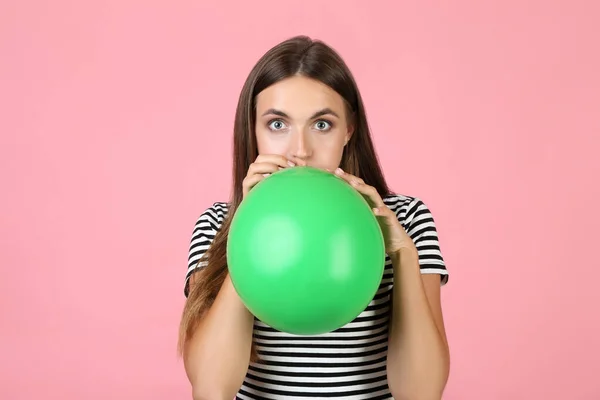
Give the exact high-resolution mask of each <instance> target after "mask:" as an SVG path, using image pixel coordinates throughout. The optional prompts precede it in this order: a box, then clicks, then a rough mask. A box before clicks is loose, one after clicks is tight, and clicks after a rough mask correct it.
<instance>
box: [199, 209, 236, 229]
mask: <svg viewBox="0 0 600 400" xmlns="http://www.w3.org/2000/svg"><path fill="white" fill-rule="evenodd" d="M228 211H229V203H225V202H215V203H213V204H212V205H211V206H209V207H208V208H206V209H204V210H203V211H202V213H201V214H200V216H199V217H198V219H197V220H196V224H195V226H194V232H199V231H207V230H208V231H214V232H216V231H218V230H219V229H220V228H221V225H223V221H224V220H225V218H226V217H227V212H228Z"/></svg>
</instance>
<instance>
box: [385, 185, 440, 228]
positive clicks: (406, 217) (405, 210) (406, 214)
mask: <svg viewBox="0 0 600 400" xmlns="http://www.w3.org/2000/svg"><path fill="white" fill-rule="evenodd" d="M383 202H384V203H385V205H386V206H388V207H389V208H390V209H391V210H392V211H394V212H395V213H396V216H397V217H398V220H399V221H400V222H401V223H402V225H404V226H405V227H406V226H407V225H410V224H411V223H413V222H415V219H419V217H423V216H424V215H425V214H427V217H429V218H432V216H431V211H430V210H429V207H428V206H427V205H426V204H425V202H424V201H423V200H421V199H420V198H418V197H415V196H408V195H405V194H397V193H392V194H389V195H387V196H385V197H384V198H383Z"/></svg>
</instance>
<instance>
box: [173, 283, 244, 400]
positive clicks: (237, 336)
mask: <svg viewBox="0 0 600 400" xmlns="http://www.w3.org/2000/svg"><path fill="white" fill-rule="evenodd" d="M193 284H194V282H193V275H192V278H191V279H190V285H193ZM253 324H254V317H253V316H252V314H251V313H250V312H249V311H248V309H247V308H246V307H245V306H244V304H243V303H242V301H241V300H240V298H239V297H238V295H237V293H236V292H235V289H234V287H233V284H232V283H231V279H230V278H229V275H227V277H226V278H225V281H224V282H223V286H222V287H221V290H220V291H219V294H218V295H217V298H216V299H215V301H214V303H213V305H212V306H211V308H210V309H209V311H208V312H207V313H206V315H205V316H204V318H203V319H202V321H201V322H200V324H199V326H198V327H197V329H196V332H195V334H194V336H193V337H192V338H191V339H190V340H189V342H188V343H187V344H186V346H185V349H184V355H183V358H184V367H185V371H186V374H187V376H188V379H189V380H190V383H191V384H192V393H193V398H194V400H230V399H233V398H234V397H235V394H236V393H237V391H238V390H239V388H240V387H241V386H242V383H243V381H244V377H245V376H246V372H247V371H248V364H249V362H250V349H251V345H252V328H253Z"/></svg>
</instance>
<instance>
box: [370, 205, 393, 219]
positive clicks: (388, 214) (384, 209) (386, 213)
mask: <svg viewBox="0 0 600 400" xmlns="http://www.w3.org/2000/svg"><path fill="white" fill-rule="evenodd" d="M373 213H374V214H375V215H377V216H378V217H385V218H394V219H395V218H396V214H395V213H394V212H393V211H392V210H391V209H390V208H389V207H388V206H386V205H385V204H384V205H383V206H378V207H374V208H373Z"/></svg>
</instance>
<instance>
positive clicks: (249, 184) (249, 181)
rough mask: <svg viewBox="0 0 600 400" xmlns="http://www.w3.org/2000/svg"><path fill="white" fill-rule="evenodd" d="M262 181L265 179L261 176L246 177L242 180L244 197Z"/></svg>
mask: <svg viewBox="0 0 600 400" xmlns="http://www.w3.org/2000/svg"><path fill="white" fill-rule="evenodd" d="M263 179H265V177H264V176H263V175H262V174H257V175H250V176H248V177H246V179H244V181H243V182H242V188H243V194H244V196H246V195H247V194H248V192H249V191H250V189H252V188H253V187H254V186H256V184H257V183H258V182H260V181H262V180H263Z"/></svg>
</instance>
